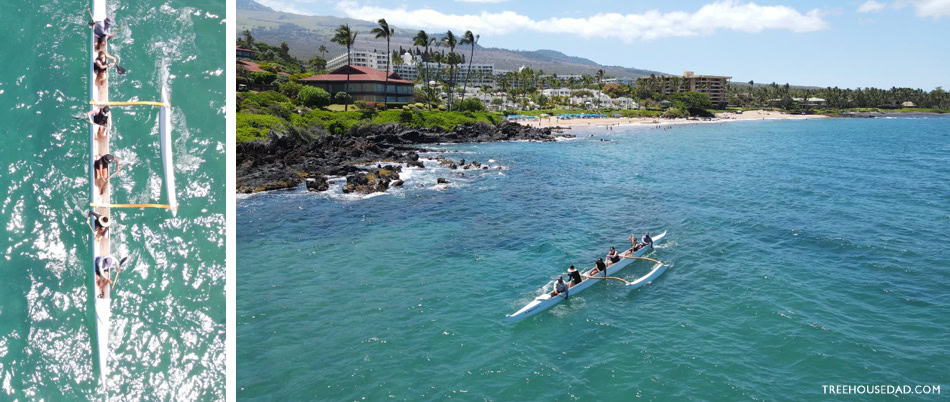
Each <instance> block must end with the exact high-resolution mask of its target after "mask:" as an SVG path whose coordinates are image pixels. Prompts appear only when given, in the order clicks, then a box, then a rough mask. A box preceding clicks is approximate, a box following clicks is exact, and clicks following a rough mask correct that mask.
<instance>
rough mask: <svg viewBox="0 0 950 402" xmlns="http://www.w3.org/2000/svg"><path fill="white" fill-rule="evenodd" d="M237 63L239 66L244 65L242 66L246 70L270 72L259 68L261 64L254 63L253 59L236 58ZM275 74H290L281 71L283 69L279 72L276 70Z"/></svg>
mask: <svg viewBox="0 0 950 402" xmlns="http://www.w3.org/2000/svg"><path fill="white" fill-rule="evenodd" d="M237 65H239V66H244V68H246V69H247V71H250V72H252V73H269V72H270V71H267V70H265V69H263V68H261V65H260V64H257V63H255V62H253V61H247V60H238V61H237ZM277 74H280V75H290V74H288V73H285V72H283V71H280V72H278V73H277Z"/></svg>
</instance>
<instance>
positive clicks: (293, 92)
mask: <svg viewBox="0 0 950 402" xmlns="http://www.w3.org/2000/svg"><path fill="white" fill-rule="evenodd" d="M301 88H303V85H300V84H298V83H296V82H293V81H287V82H285V83H283V84H280V86H278V87H277V90H278V91H279V92H280V93H282V94H284V95H285V96H287V97H288V98H291V99H295V98H297V93H299V92H300V89H301Z"/></svg>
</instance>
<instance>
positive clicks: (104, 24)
mask: <svg viewBox="0 0 950 402" xmlns="http://www.w3.org/2000/svg"><path fill="white" fill-rule="evenodd" d="M87 10H88V11H89V18H92V19H95V17H93V16H92V10H89V9H87ZM90 25H92V27H93V28H92V30H93V32H94V33H95V34H96V50H99V48H101V47H102V45H103V44H105V43H106V41H108V40H109V39H112V37H113V36H115V34H117V33H118V31H116V32H112V27H113V26H114V25H115V20H113V19H112V17H106V19H105V20H102V21H96V22H93V23H90Z"/></svg>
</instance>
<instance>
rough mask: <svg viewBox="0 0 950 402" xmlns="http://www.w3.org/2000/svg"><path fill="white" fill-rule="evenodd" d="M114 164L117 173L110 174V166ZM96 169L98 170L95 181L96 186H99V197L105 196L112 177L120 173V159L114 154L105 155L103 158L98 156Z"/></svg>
mask: <svg viewBox="0 0 950 402" xmlns="http://www.w3.org/2000/svg"><path fill="white" fill-rule="evenodd" d="M112 162H115V172H112V173H111V174H110V173H109V165H111V164H112ZM94 167H95V169H96V176H95V179H96V185H98V186H99V195H103V194H105V192H106V186H108V185H109V178H110V177H112V175H114V174H116V173H119V158H117V157H115V156H114V155H112V154H105V155H103V156H101V157H100V156H98V155H96V162H95V164H94ZM100 183H101V184H100Z"/></svg>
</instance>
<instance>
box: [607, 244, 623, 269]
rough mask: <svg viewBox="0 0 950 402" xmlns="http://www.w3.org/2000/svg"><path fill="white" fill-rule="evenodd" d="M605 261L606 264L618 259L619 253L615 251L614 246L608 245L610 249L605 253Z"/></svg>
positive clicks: (611, 263) (615, 261) (614, 262)
mask: <svg viewBox="0 0 950 402" xmlns="http://www.w3.org/2000/svg"><path fill="white" fill-rule="evenodd" d="M607 261H608V262H607V265H613V264H616V263H617V261H620V254H618V253H617V249H616V248H613V247H612V246H611V247H610V251H609V252H608V253H607Z"/></svg>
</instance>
